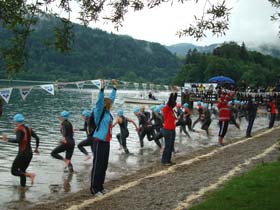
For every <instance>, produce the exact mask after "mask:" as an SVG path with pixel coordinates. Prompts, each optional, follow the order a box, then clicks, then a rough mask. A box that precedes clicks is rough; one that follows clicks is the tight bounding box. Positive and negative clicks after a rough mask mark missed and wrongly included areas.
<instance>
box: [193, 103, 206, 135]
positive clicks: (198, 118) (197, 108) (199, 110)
mask: <svg viewBox="0 0 280 210" xmlns="http://www.w3.org/2000/svg"><path fill="white" fill-rule="evenodd" d="M195 109H196V111H197V113H198V117H197V119H196V120H195V121H194V123H193V126H192V129H193V130H194V126H195V125H196V124H197V123H198V122H201V115H202V113H203V107H202V102H200V101H198V102H197V107H196V108H195Z"/></svg>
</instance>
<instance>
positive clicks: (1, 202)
mask: <svg viewBox="0 0 280 210" xmlns="http://www.w3.org/2000/svg"><path fill="white" fill-rule="evenodd" d="M109 92H110V91H106V94H109ZM97 94H98V91H97V90H94V91H93V94H92V90H87V89H84V90H77V89H61V90H59V91H56V93H55V96H52V95H50V94H48V93H47V92H45V91H44V90H40V89H34V90H32V91H31V93H30V94H29V95H28V97H27V99H26V101H23V100H22V99H21V96H20V94H19V92H18V91H17V90H14V92H13V94H12V97H11V99H10V102H9V104H5V102H3V103H4V112H3V116H2V117H0V135H1V133H7V134H8V136H9V137H14V133H13V131H14V128H15V124H14V123H13V121H12V117H13V116H14V115H15V114H16V113H22V114H23V115H24V116H25V119H26V124H27V125H29V126H30V127H32V128H33V129H34V130H35V131H36V133H37V134H38V136H39V137H40V148H39V150H40V154H39V155H36V154H34V156H33V159H32V162H31V164H30V166H29V168H28V171H33V172H35V173H36V179H35V184H34V186H32V187H27V191H26V192H25V193H21V192H20V191H19V177H14V176H12V175H11V173H10V169H11V165H12V162H13V160H14V158H15V156H16V154H17V151H18V148H17V144H10V143H6V142H3V141H1V142H0V149H1V153H0V195H1V196H0V209H3V210H5V209H19V208H21V209H22V208H24V207H26V206H28V205H30V204H32V203H35V202H40V201H44V200H48V199H52V198H57V197H58V196H63V195H65V194H67V193H69V192H76V191H78V190H81V189H84V188H88V187H89V177H90V172H91V165H92V164H91V163H92V160H88V161H84V158H85V156H84V155H83V154H82V153H81V152H80V151H79V150H78V149H77V147H76V148H75V151H74V155H73V158H72V162H73V165H74V170H75V173H74V174H73V175H69V174H68V173H65V172H64V171H63V166H64V164H63V161H59V160H56V159H53V158H52V157H51V156H50V152H51V151H52V149H53V148H55V147H56V146H57V145H58V142H59V141H60V140H61V134H60V131H59V119H58V117H59V114H60V112H61V111H63V110H67V111H70V113H71V116H70V118H69V121H70V122H72V124H73V127H74V128H82V127H83V120H82V117H81V111H82V110H83V109H84V108H88V109H91V107H92V101H95V99H96V96H97ZM137 95H140V93H139V92H138V91H129V90H119V91H118V93H117V98H116V101H115V105H114V107H113V110H112V114H113V116H114V117H116V110H117V109H118V108H120V107H122V108H123V109H124V113H125V115H126V116H127V117H130V118H132V119H133V120H135V122H136V123H138V122H137V119H136V117H135V116H134V115H133V113H132V110H133V108H134V107H135V106H136V105H128V104H123V101H122V99H123V97H135V96H137ZM155 95H156V97H157V98H159V99H162V100H165V101H166V100H167V98H168V95H169V93H168V92H159V93H155ZM92 99H93V100H92ZM146 107H147V108H149V107H148V106H146ZM192 119H193V121H194V120H195V119H196V116H192ZM267 125H268V118H267V116H262V117H258V118H257V119H256V121H255V124H254V128H253V131H256V130H257V129H260V128H264V127H267ZM246 126H247V122H246V121H245V120H243V121H242V122H241V131H240V130H238V129H237V128H235V127H234V126H232V125H230V127H229V131H228V133H227V136H226V138H225V141H226V139H233V138H239V137H243V136H244V135H245V130H246ZM199 127H200V126H199V125H198V124H197V125H196V129H197V130H198V131H200V132H199V133H191V135H192V139H188V138H187V137H186V136H185V135H184V134H180V133H179V130H178V129H177V136H176V142H175V148H179V149H176V150H178V155H182V154H186V153H188V152H191V151H194V150H198V149H201V148H204V147H208V146H210V145H213V144H216V142H217V132H218V126H217V119H213V121H212V124H211V126H210V132H211V138H210V139H208V138H207V137H206V134H205V132H204V131H202V130H200V129H199ZM129 130H130V136H129V137H128V139H127V146H128V148H129V151H130V152H131V153H132V154H131V155H126V154H124V152H123V151H122V150H120V149H119V144H118V141H117V139H116V137H115V136H116V134H117V133H118V132H119V127H118V126H117V127H116V128H114V129H113V139H112V141H111V151H110V160H109V167H108V170H107V176H106V179H107V180H109V179H117V178H119V177H121V176H122V175H125V174H129V173H133V172H135V171H136V170H138V169H140V168H143V167H145V166H148V165H151V164H155V162H159V160H160V156H161V154H160V151H159V149H158V147H157V146H156V144H155V143H154V142H148V141H147V140H146V139H145V140H144V144H145V146H144V149H140V144H139V140H138V136H137V133H136V131H135V130H134V127H133V125H131V124H129ZM84 138H85V133H84V132H76V133H75V140H76V145H77V144H78V143H79V142H80V141H81V140H83V139H84ZM33 143H35V140H34V139H33ZM33 145H35V144H33ZM87 150H88V151H90V148H87ZM63 155H64V154H63ZM27 185H30V182H29V180H27Z"/></svg>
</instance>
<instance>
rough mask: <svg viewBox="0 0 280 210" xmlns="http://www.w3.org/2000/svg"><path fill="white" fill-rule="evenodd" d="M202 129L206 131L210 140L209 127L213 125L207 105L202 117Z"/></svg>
mask: <svg viewBox="0 0 280 210" xmlns="http://www.w3.org/2000/svg"><path fill="white" fill-rule="evenodd" d="M201 118H202V119H201V123H202V125H201V129H202V130H205V131H206V134H207V137H208V138H209V126H210V124H211V122H212V121H211V111H210V110H209V109H208V105H207V104H203V113H202V115H201Z"/></svg>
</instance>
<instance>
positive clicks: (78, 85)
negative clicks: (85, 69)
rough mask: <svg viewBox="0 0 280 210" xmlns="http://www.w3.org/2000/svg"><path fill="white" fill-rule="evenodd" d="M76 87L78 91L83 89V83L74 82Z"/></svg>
mask: <svg viewBox="0 0 280 210" xmlns="http://www.w3.org/2000/svg"><path fill="white" fill-rule="evenodd" d="M76 85H77V87H78V88H79V89H83V87H84V85H85V82H76Z"/></svg>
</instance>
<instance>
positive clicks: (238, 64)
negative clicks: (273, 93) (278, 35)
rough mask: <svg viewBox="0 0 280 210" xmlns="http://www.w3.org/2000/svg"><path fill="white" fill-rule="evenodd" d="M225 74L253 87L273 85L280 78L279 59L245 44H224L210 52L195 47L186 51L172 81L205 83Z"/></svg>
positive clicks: (178, 82) (176, 82)
mask: <svg viewBox="0 0 280 210" xmlns="http://www.w3.org/2000/svg"><path fill="white" fill-rule="evenodd" d="M218 75H223V76H228V77H230V78H232V79H234V80H235V81H237V83H239V82H240V81H242V80H244V81H245V82H246V84H249V85H251V86H253V87H259V86H265V87H266V86H270V85H272V86H273V85H275V83H276V82H278V81H279V77H280V60H279V59H278V58H275V57H272V56H270V55H263V54H261V53H259V52H256V51H248V50H247V48H246V46H245V44H244V43H243V44H242V45H241V46H240V45H238V44H237V43H235V42H228V43H223V44H222V45H221V46H219V47H217V48H215V49H214V50H213V52H212V53H199V52H198V51H197V50H196V49H194V50H189V51H188V52H187V53H186V58H185V63H184V65H183V67H182V68H181V70H180V71H179V72H178V74H177V76H176V77H175V79H174V81H173V82H174V84H177V85H183V84H184V83H185V82H207V81H208V79H209V78H211V77H213V76H218Z"/></svg>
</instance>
